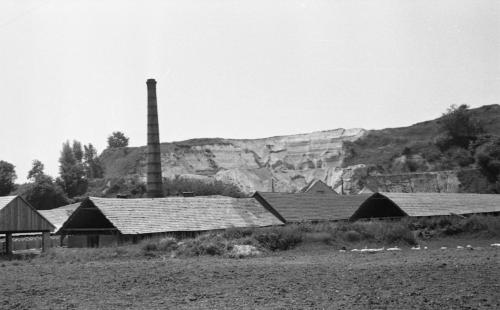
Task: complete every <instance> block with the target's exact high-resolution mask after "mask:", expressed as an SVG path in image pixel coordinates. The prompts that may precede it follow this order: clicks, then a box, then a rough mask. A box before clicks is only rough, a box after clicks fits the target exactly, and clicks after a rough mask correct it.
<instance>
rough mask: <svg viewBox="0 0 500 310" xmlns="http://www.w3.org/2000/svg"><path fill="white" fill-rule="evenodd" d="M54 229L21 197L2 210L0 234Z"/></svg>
mask: <svg viewBox="0 0 500 310" xmlns="http://www.w3.org/2000/svg"><path fill="white" fill-rule="evenodd" d="M53 229H54V227H53V226H52V225H51V224H50V223H49V222H48V221H47V220H46V219H45V218H44V217H42V216H41V215H40V213H38V211H36V210H35V209H33V207H31V206H30V205H28V203H27V202H25V201H24V200H23V199H21V198H19V197H16V198H14V199H13V200H12V201H11V202H10V203H8V204H7V205H6V206H5V207H4V208H3V209H1V210H0V232H41V231H51V230H53Z"/></svg>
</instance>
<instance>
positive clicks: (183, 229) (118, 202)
mask: <svg viewBox="0 0 500 310" xmlns="http://www.w3.org/2000/svg"><path fill="white" fill-rule="evenodd" d="M282 224H283V223H282V222H281V221H280V220H279V219H278V218H276V217H275V216H274V215H273V214H271V213H270V212H269V211H267V210H266V209H265V208H264V207H263V206H262V205H261V204H259V203H258V202H257V201H256V200H255V199H253V198H231V197H224V196H205V197H200V196H198V197H166V198H140V199H119V198H96V197H89V198H87V199H85V200H84V201H83V202H82V203H81V204H80V206H78V208H77V209H76V210H75V211H74V212H73V213H72V214H71V216H70V217H69V218H68V220H67V221H66V222H65V223H64V224H63V225H62V227H61V229H60V230H59V233H60V234H62V235H73V236H78V235H80V236H85V240H86V241H85V242H84V243H83V244H80V245H81V246H91V247H97V246H102V245H112V244H117V243H121V242H126V241H132V242H134V241H138V240H140V239H142V238H144V237H150V236H155V235H162V234H174V235H183V236H185V235H188V236H192V235H195V234H197V233H200V232H205V231H213V230H221V229H227V228H233V227H241V228H242V227H264V226H272V225H282ZM71 245H72V244H70V246H71Z"/></svg>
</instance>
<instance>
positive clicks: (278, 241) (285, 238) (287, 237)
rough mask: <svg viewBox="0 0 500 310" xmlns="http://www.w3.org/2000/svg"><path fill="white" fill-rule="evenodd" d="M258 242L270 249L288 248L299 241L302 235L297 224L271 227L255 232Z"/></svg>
mask: <svg viewBox="0 0 500 310" xmlns="http://www.w3.org/2000/svg"><path fill="white" fill-rule="evenodd" d="M254 237H255V239H256V240H257V241H258V242H259V244H260V245H261V246H262V247H264V248H266V249H269V250H271V251H276V250H288V249H290V248H292V247H294V246H296V245H297V244H299V243H300V242H302V239H303V236H302V233H301V232H300V230H299V229H298V227H297V226H284V227H272V228H267V229H263V230H261V231H258V232H256V234H255V235H254Z"/></svg>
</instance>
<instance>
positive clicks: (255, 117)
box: [0, 0, 500, 182]
mask: <svg viewBox="0 0 500 310" xmlns="http://www.w3.org/2000/svg"><path fill="white" fill-rule="evenodd" d="M148 78H155V79H157V81H158V84H157V92H158V103H159V115H160V134H161V136H160V137H161V141H164V142H166V141H174V140H183V139H188V138H200V137H225V138H257V137H267V136H273V135H283V134H294V133H305V132H311V131H316V130H327V129H334V128H339V127H344V128H353V127H362V128H367V129H378V128H385V127H396V126H407V125H410V124H413V123H416V122H419V121H424V120H428V119H431V118H435V117H438V116H440V115H441V113H442V112H444V111H445V110H446V108H447V107H448V106H450V105H451V104H462V103H467V104H469V105H471V106H472V107H478V106H481V105H484V104H493V103H500V99H499V98H500V1H497V0H494V1H478V0H471V1H459V0H449V1H435V0H432V1H425V0H419V1H414V0H395V1H374V0H367V1H360V0H325V1H320V0H316V1H292V0H283V1H273V0H263V1H261V0H245V1H235V0H227V1H225V0H210V1H206V0H176V1H165V0H161V1H124V0H119V1H118V0H117V1H103V0H94V1H92V0H87V1H76V0H64V1H58V0H46V1H29V0H23V1H19V0H1V1H0V160H6V161H8V162H11V163H13V164H14V165H16V171H17V174H18V182H23V181H25V178H26V174H27V171H28V170H29V169H30V167H31V161H32V160H33V159H35V158H36V159H39V160H41V161H42V162H43V163H44V164H45V166H46V170H47V171H46V172H48V173H49V174H51V175H53V176H56V175H57V174H58V161H57V160H58V158H59V153H60V150H61V144H62V143H63V142H64V141H65V140H67V139H70V140H72V139H77V140H79V141H81V142H82V143H85V144H86V143H88V142H91V143H93V144H94V145H95V146H97V148H98V150H99V151H102V150H103V148H105V146H106V138H107V136H108V135H109V134H110V133H111V132H112V131H115V130H122V131H124V132H125V134H126V135H128V136H129V137H130V141H131V145H132V146H139V145H144V144H145V143H146V83H145V82H146V79H148Z"/></svg>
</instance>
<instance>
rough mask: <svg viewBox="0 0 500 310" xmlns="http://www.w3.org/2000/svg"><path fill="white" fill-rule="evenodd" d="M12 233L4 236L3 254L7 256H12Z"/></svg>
mask: <svg viewBox="0 0 500 310" xmlns="http://www.w3.org/2000/svg"><path fill="white" fill-rule="evenodd" d="M12 248H13V247H12V233H6V234H5V252H6V254H7V255H12Z"/></svg>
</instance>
